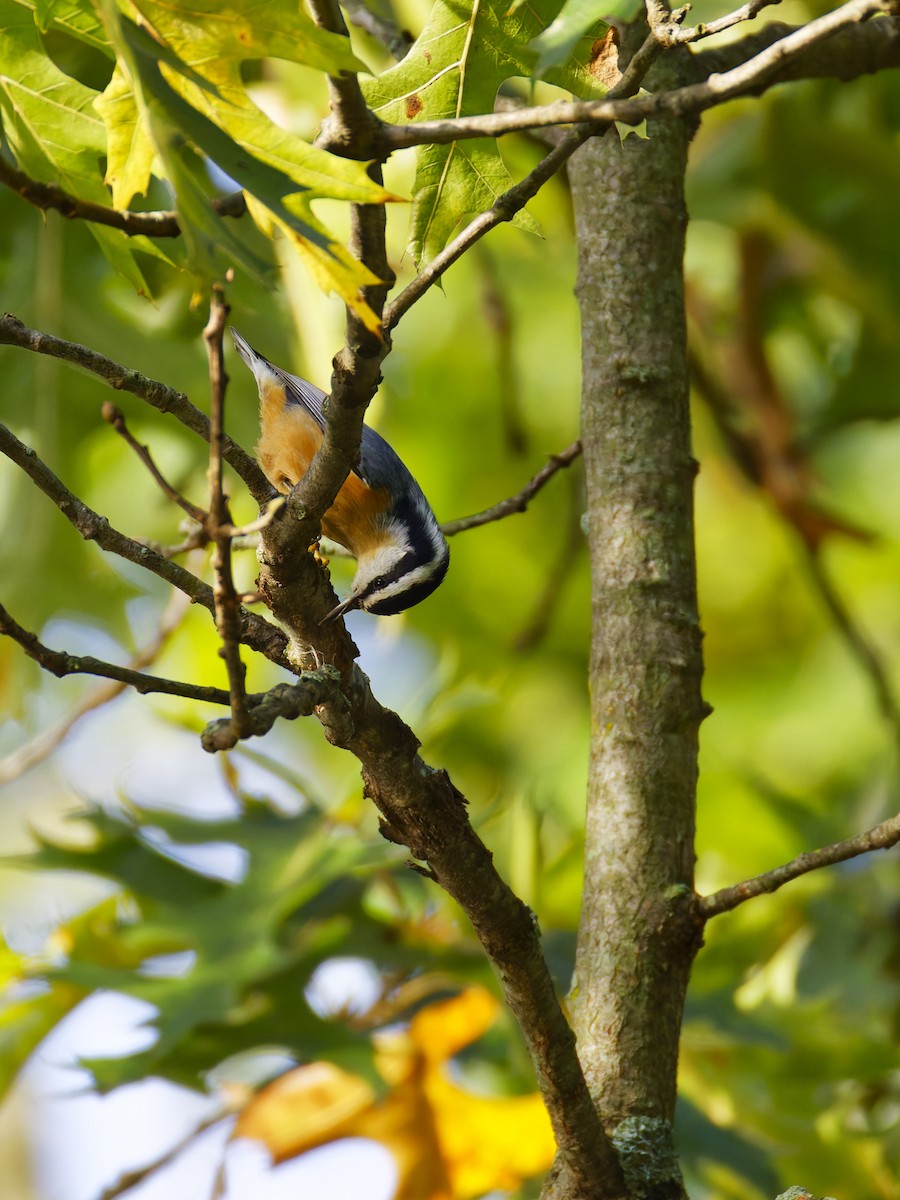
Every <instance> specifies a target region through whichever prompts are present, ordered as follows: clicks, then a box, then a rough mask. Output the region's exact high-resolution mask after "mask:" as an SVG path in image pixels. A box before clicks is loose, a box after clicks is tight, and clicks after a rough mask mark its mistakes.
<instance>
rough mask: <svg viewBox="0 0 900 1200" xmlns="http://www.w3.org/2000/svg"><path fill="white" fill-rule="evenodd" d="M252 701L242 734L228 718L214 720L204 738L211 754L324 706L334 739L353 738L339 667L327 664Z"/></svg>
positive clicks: (344, 740) (205, 730)
mask: <svg viewBox="0 0 900 1200" xmlns="http://www.w3.org/2000/svg"><path fill="white" fill-rule="evenodd" d="M251 700H252V708H250V709H248V711H247V713H246V719H245V721H244V726H245V732H243V733H241V734H238V732H237V730H236V728H235V722H234V721H233V720H232V719H230V718H228V717H225V718H223V719H222V720H217V721H212V722H210V724H209V725H207V727H206V729H204V731H203V734H202V736H201V738H200V744H201V745H202V747H203V749H204V750H206V751H208V752H209V753H210V754H215V753H216V751H217V750H231V749H233V748H234V747H235V746H236V745H237V744H238V742H239V741H240V740H241V739H242V738H248V737H263V736H264V735H265V734H267V733H268V732H269V730H270V729H271V728H272V726H273V725H274V724H275V722H276V721H278V720H283V721H295V720H296V719H297V717H310V716H312V715H313V713H316V712H318V710H319V709H321V708H322V707H323V706H327V707H328V709H329V719H330V721H331V725H330V727H329V728H330V732H331V735H332V740H334V741H338V742H346V741H348V740H349V739H350V738H352V737H353V734H354V728H353V720H352V717H351V715H350V705H349V703H348V702H347V700H346V698H345V697H344V695H343V693H342V692H341V675H340V672H339V671H338V670H337V669H336V668H335V667H331V666H327V665H326V666H324V667H320V668H319V669H318V670H315V671H304V672H303V675H302V676H301V678H300V679H299V680H298V681H297V682H296V683H278V684H276V685H275V687H273V688H270V689H269V691H268V692H265V693H263V694H262V695H261V696H253V697H251ZM226 703H227V701H226Z"/></svg>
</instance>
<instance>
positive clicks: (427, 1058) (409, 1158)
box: [233, 987, 556, 1200]
mask: <svg viewBox="0 0 900 1200" xmlns="http://www.w3.org/2000/svg"><path fill="white" fill-rule="evenodd" d="M498 1007H499V1005H498V1003H497V1000H496V999H495V998H494V997H493V996H492V995H491V993H490V992H488V991H487V989H486V988H480V987H474V988H468V989H466V990H465V991H464V992H462V993H460V995H458V996H455V997H454V998H453V999H451V1000H444V1001H440V1002H437V1003H434V1004H430V1005H428V1006H426V1007H425V1008H423V1009H422V1010H421V1011H420V1012H419V1013H417V1014H416V1016H415V1017H414V1018H413V1019H412V1021H411V1022H410V1025H409V1028H408V1029H407V1030H406V1031H404V1032H401V1033H391V1034H380V1035H378V1037H377V1038H376V1065H377V1067H378V1070H379V1073H380V1074H381V1075H382V1077H383V1079H384V1081H385V1083H386V1084H388V1092H387V1094H386V1095H385V1096H383V1097H382V1098H381V1099H378V1098H377V1096H376V1094H375V1091H374V1089H373V1088H372V1087H371V1085H370V1084H368V1083H367V1082H366V1081H365V1080H364V1079H361V1078H359V1076H356V1075H352V1074H350V1073H349V1072H347V1071H343V1070H341V1068H340V1067H336V1066H334V1065H333V1064H331V1063H310V1064H309V1065H307V1066H303V1067H297V1068H296V1069H295V1070H293V1071H288V1072H287V1073H286V1074H285V1075H282V1076H281V1077H280V1078H279V1079H277V1080H275V1082H274V1083H272V1084H270V1085H269V1086H268V1087H266V1088H264V1089H263V1090H262V1091H261V1092H260V1093H259V1094H258V1095H256V1096H254V1097H253V1098H252V1099H251V1100H250V1102H249V1103H248V1104H247V1105H246V1107H245V1108H244V1109H243V1111H242V1112H241V1113H240V1115H239V1116H238V1120H237V1123H236V1125H235V1129H234V1135H233V1136H234V1137H236V1138H238V1137H247V1138H253V1139H254V1140H256V1141H259V1142H262V1143H263V1144H264V1145H265V1146H266V1148H267V1149H268V1151H269V1153H270V1154H271V1155H272V1159H273V1161H274V1162H276V1163H279V1162H284V1161H285V1160H286V1159H288V1158H294V1157H296V1156H297V1155H299V1154H303V1153H305V1152H306V1151H307V1150H312V1149H313V1148H315V1147H316V1146H322V1145H324V1144H326V1143H328V1142H334V1141H338V1140H339V1139H341V1138H347V1137H363V1138H371V1139H372V1140H373V1141H376V1142H379V1143H380V1144H381V1145H383V1146H385V1147H386V1149H387V1150H389V1151H390V1153H391V1154H392V1155H393V1157H394V1160H395V1162H396V1165H397V1173H398V1186H397V1191H396V1193H395V1200H473V1198H474V1197H476V1196H481V1195H484V1194H485V1193H486V1192H490V1191H495V1190H498V1189H500V1190H504V1191H505V1190H510V1189H512V1188H515V1187H518V1185H519V1184H520V1183H521V1182H522V1180H523V1179H526V1178H528V1177H529V1176H532V1175H538V1174H541V1173H543V1172H544V1171H546V1170H547V1169H548V1168H549V1167H550V1164H551V1163H552V1162H553V1156H554V1154H555V1152H556V1144H555V1142H554V1139H553V1133H552V1130H551V1127H550V1121H549V1118H548V1117H547V1112H546V1110H545V1108H544V1105H543V1102H542V1101H541V1098H540V1096H539V1095H538V1094H537V1093H533V1094H531V1095H528V1096H514V1097H487V1096H479V1095H475V1094H474V1093H472V1092H470V1091H468V1090H466V1089H465V1088H462V1087H460V1086H459V1085H458V1084H456V1083H454V1082H452V1080H451V1079H449V1078H448V1076H447V1072H446V1063H447V1061H448V1059H450V1058H452V1056H453V1055H454V1054H456V1053H457V1052H458V1051H459V1050H461V1049H463V1047H465V1046H467V1045H469V1044H470V1043H471V1042H473V1041H475V1040H476V1038H478V1037H480V1036H481V1034H482V1033H484V1032H485V1030H486V1029H488V1028H489V1026H490V1025H491V1023H492V1022H493V1020H494V1018H495V1017H496V1014H497V1010H498Z"/></svg>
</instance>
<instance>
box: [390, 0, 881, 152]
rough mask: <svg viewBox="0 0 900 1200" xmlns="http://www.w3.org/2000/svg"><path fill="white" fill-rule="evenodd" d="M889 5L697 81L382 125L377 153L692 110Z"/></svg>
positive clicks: (870, 7) (811, 27)
mask: <svg viewBox="0 0 900 1200" xmlns="http://www.w3.org/2000/svg"><path fill="white" fill-rule="evenodd" d="M890 11H891V2H890V0H849V3H847V4H843V5H841V7H840V8H836V9H834V10H833V11H832V12H830V13H826V14H825V15H824V16H822V17H818V18H816V19H815V20H813V21H810V22H808V23H807V24H806V25H804V26H802V27H800V28H799V29H795V30H793V31H792V32H791V33H788V34H787V35H786V36H785V37H783V38H781V40H780V41H778V42H776V43H775V44H774V45H771V46H767V47H766V48H765V49H764V50H762V51H760V53H759V54H757V55H755V56H754V57H753V58H751V59H750V60H749V61H747V62H744V63H741V64H740V65H739V66H736V67H734V68H732V69H731V70H730V71H726V72H724V73H723V74H720V75H711V76H710V78H709V79H706V80H705V81H703V82H702V83H694V84H688V85H687V86H685V87H680V88H673V89H672V90H671V91H664V92H657V93H656V94H655V95H647V96H638V97H634V98H632V99H617V98H613V97H612V94H610V96H607V97H606V98H605V99H603V100H580V101H574V102H573V101H556V102H554V103H552V104H546V105H538V106H536V107H531V108H523V109H520V110H519V111H518V112H505V113H497V112H495V113H484V114H481V115H479V116H472V117H457V118H454V119H447V120H438V121H419V122H416V123H415V124H412V125H382V127H381V130H380V135H379V138H380V142H381V145H382V147H383V149H382V153H383V154H386V153H389V152H391V151H394V150H402V149H407V148H408V147H410V146H421V145H425V144H429V145H446V144H447V143H448V142H455V141H459V140H461V139H464V138H475V137H500V136H502V135H503V134H507V133H516V132H521V131H522V130H526V129H536V128H540V127H542V126H545V125H570V124H573V123H575V122H590V123H595V124H597V125H600V126H602V125H609V124H611V123H612V122H614V121H620V122H622V123H623V124H625V125H639V124H640V123H641V122H642V121H646V120H648V119H651V118H653V117H687V116H696V115H697V114H698V113H701V112H704V111H705V110H706V109H709V108H713V107H715V106H716V105H719V104H724V103H725V102H726V101H728V100H733V99H735V98H736V97H737V96H742V95H746V94H747V93H750V92H756V91H757V90H758V89H761V88H765V87H769V86H771V85H772V84H773V83H775V82H777V81H778V80H777V76H778V74H779V72H780V71H781V70H782V69H783V68H785V67H786V66H787V65H788V64H789V63H790V62H791V60H792V59H794V58H796V57H797V56H799V55H801V54H803V53H804V52H805V51H807V50H809V49H810V48H811V47H812V46H815V45H816V44H817V43H818V42H821V41H822V40H823V39H825V38H828V37H831V36H832V35H833V34H835V33H837V32H839V31H840V30H842V29H845V28H846V27H847V26H851V25H858V24H859V23H861V22H863V21H865V20H867V19H868V18H869V17H873V16H875V15H877V14H879V13H889V12H890ZM654 40H655V39H654ZM657 45H658V43H657ZM595 132H596V130H595Z"/></svg>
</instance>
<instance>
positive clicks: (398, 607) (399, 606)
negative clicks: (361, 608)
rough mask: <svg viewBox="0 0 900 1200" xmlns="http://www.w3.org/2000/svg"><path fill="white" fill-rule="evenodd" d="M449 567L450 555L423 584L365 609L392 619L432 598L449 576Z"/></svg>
mask: <svg viewBox="0 0 900 1200" xmlns="http://www.w3.org/2000/svg"><path fill="white" fill-rule="evenodd" d="M449 565H450V556H449V554H448V556H447V557H446V558H445V559H444V560H443V562H442V563H441V564H440V565H439V566H438V567H437V569H436V570H435V572H434V574H433V575H430V576H429V577H428V578H427V579H423V580H422V581H421V583H416V584H414V585H413V586H412V587H411V588H407V589H406V591H404V592H399V593H398V594H397V595H396V596H388V597H386V598H385V599H384V600H377V601H376V602H375V603H374V604H372V605H366V606H365V607H366V608H367V610H368V611H369V612H370V613H374V614H375V616H377V617H392V616H394V615H395V614H396V613H400V612H403V611H404V610H405V609H407V608H412V606H413V605H414V604H418V603H419V601H420V600H424V599H425V597H426V596H430V595H431V593H432V592H433V591H434V590H435V588H436V587H438V586H439V585H440V583H441V582H442V581H443V578H444V576H445V575H446V574H447V567H448V566H449Z"/></svg>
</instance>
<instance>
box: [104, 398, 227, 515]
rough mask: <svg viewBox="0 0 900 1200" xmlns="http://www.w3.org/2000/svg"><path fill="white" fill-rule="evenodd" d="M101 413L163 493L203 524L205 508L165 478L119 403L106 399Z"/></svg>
mask: <svg viewBox="0 0 900 1200" xmlns="http://www.w3.org/2000/svg"><path fill="white" fill-rule="evenodd" d="M100 415H101V416H102V417H103V420H104V421H107V422H108V423H109V424H110V425H112V427H113V429H115V431H116V433H117V434H118V435H119V436H120V437H121V438H123V439H124V441H125V442H127V443H128V445H129V446H130V447H131V448H132V450H133V451H134V452H135V454H136V455H137V456H138V458H139V459H140V460H141V462H142V463H143V464H144V466H145V467H146V468H147V470H148V471H149V472H150V474H151V475H152V476H153V478H154V480H155V481H156V483H157V484H159V487H160V488H161V489H162V492H163V494H164V495H166V496H167V497H168V498H169V499H170V500H174V501H175V503H176V504H177V505H178V507H179V508H180V509H182V510H183V511H184V512H186V513H187V515H188V516H189V517H191V519H192V520H194V521H197V522H199V523H200V524H201V525H202V524H203V522H204V521H205V520H206V516H207V514H206V512H205V511H204V509H202V508H198V507H197V505H196V504H192V503H191V502H190V500H186V499H185V498H184V496H182V495H181V493H180V492H178V491H176V490H175V488H173V487H172V485H171V484H170V483H169V482H168V481H167V480H166V479H165V478H164V476H163V474H162V472H161V471H160V470H159V468H158V467H157V465H156V463H155V462H154V461H153V456H152V455H151V454H150V447H149V446H142V445H141V443H140V442H139V441H138V440H137V439H136V438H135V437H133V436H132V434H131V431H130V430H129V428H128V426H127V425H126V424H125V416H124V414H123V412H122V410H121V408H119V407H118V405H116V404H113V403H112V401H111V400H106V401H104V403H103V406H102V407H101V409H100Z"/></svg>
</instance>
